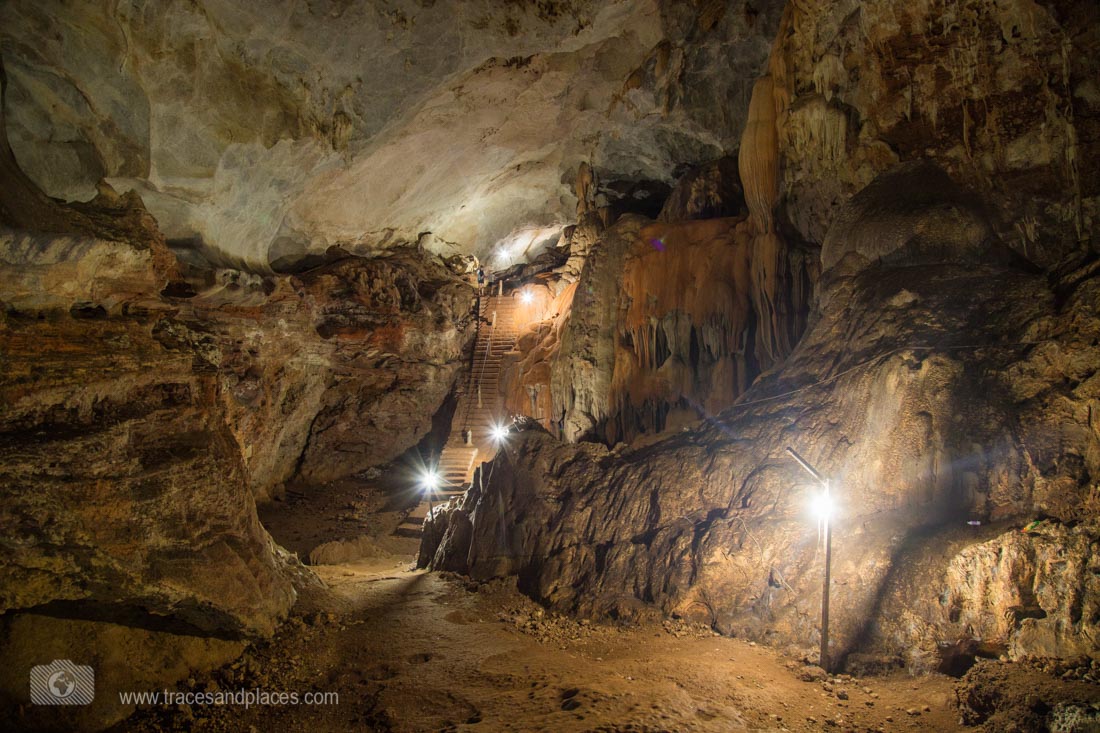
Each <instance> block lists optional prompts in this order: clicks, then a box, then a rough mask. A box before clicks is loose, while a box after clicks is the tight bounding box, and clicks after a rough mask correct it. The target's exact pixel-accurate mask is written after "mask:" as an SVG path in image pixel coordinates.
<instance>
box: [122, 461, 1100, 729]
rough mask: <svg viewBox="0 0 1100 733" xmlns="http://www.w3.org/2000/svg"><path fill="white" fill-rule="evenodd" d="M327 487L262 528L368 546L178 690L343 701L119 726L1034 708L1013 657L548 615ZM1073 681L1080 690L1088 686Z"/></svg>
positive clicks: (407, 725) (847, 722) (387, 513)
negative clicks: (265, 635) (964, 682)
mask: <svg viewBox="0 0 1100 733" xmlns="http://www.w3.org/2000/svg"><path fill="white" fill-rule="evenodd" d="M324 489H325V490H324V491H309V490H303V491H292V493H290V494H289V495H288V497H287V499H286V500H285V501H283V502H277V503H275V504H272V505H270V506H268V507H266V508H264V509H263V510H261V517H262V518H263V521H264V522H265V525H266V526H268V528H269V530H270V531H271V532H272V534H273V536H274V537H275V538H276V539H277V540H278V541H279V542H280V543H281V544H283V545H284V546H286V547H289V548H290V549H292V550H294V551H296V552H298V553H299V554H300V555H301V556H302V557H308V555H309V553H310V550H311V549H312V548H313V547H316V546H317V545H318V544H320V543H323V542H328V541H331V540H332V539H340V540H349V539H354V538H356V537H359V536H363V535H364V534H365V535H367V536H368V537H369V538H370V543H368V546H369V548H371V554H372V555H373V556H372V557H369V558H364V559H361V560H358V561H355V562H349V563H345V564H340V565H320V566H317V567H315V568H314V569H315V570H316V571H317V574H318V575H319V576H320V577H321V578H322V579H323V580H324V582H325V584H326V585H327V588H324V589H320V588H319V589H316V590H313V591H310V592H308V593H306V594H305V595H304V597H303V598H302V600H301V601H300V602H299V604H298V606H297V607H296V608H295V611H294V614H293V615H292V618H291V619H290V621H289V622H288V623H287V624H285V625H284V626H283V627H282V628H281V629H280V631H279V633H278V634H277V635H276V637H275V638H274V639H272V640H271V641H268V642H264V643H260V644H257V645H255V646H254V647H252V648H251V649H250V650H248V651H247V652H246V653H245V655H244V656H243V657H242V658H241V659H240V660H239V661H237V662H235V663H233V664H232V665H230V666H229V667H227V668H224V669H221V670H219V671H218V672H216V673H215V674H213V675H211V676H209V677H206V678H203V679H192V680H188V681H187V683H186V684H184V685H182V686H181V688H180V689H182V690H189V691H198V692H216V691H229V690H239V689H248V690H263V691H266V692H269V693H270V692H288V693H297V694H298V695H299V697H300V698H301V697H304V695H305V694H306V693H307V692H312V693H318V692H320V693H336V694H337V695H338V699H339V702H338V704H321V705H307V704H297V705H293V704H290V705H257V706H252V707H248V708H245V707H244V706H241V705H234V706H211V705H192V706H189V707H182V706H180V707H167V708H166V707H156V708H140V709H139V710H138V712H137V713H136V714H135V715H134V716H133V717H132V718H130V719H129V720H127V721H125V722H124V723H123V724H121V725H119V726H117V727H116V729H115V730H117V731H191V730H195V731H249V732H252V731H256V732H257V733H259V732H261V731H262V732H264V733H267V732H268V731H280V732H281V731H351V730H368V731H371V730H373V731H410V732H411V731H479V732H489V731H493V732H495V731H555V732H566V731H605V732H611V731H634V732H641V731H736V730H751V731H820V730H837V731H907V730H909V731H953V730H963V729H964V728H963V727H962V722H961V719H960V711H959V708H958V706H957V704H956V690H957V689H960V690H963V691H964V693H965V692H971V693H973V697H975V698H980V699H982V700H986V699H992V698H991V696H990V695H991V693H990V691H992V692H993V693H994V694H993V697H994V698H995V697H996V694H999V693H1000V692H1001V691H1002V690H1005V689H1010V690H1013V691H1014V693H1013V694H1015V696H1016V698H1017V699H1018V700H1017V701H1018V702H1019V703H1020V705H1025V706H1031V707H1034V704H1033V702H1034V701H1033V700H1031V699H1030V698H1029V697H1028V694H1029V690H1031V689H1034V688H1033V687H1032V685H1033V684H1035V680H1034V679H1031V678H1026V677H1025V678H1022V679H1023V682H1022V683H1020V684H1016V683H1010V681H1009V682H1006V679H1007V678H1006V677H1005V675H1009V676H1011V675H1014V674H1016V672H1015V671H1014V667H1013V665H1007V666H1004V668H1000V667H998V668H994V669H992V670H991V674H990V675H987V677H989V678H990V680H991V683H990V686H988V687H984V688H981V689H978V688H968V687H960V686H959V681H958V680H955V679H953V678H950V677H946V676H943V675H931V676H924V677H919V678H914V677H910V676H908V675H906V674H904V673H903V672H898V673H897V674H895V675H893V676H885V677H884V676H880V677H867V678H863V679H853V678H851V677H849V676H846V675H841V676H837V677H832V678H830V677H827V676H826V675H825V674H824V673H823V672H822V671H821V670H820V669H818V668H816V667H813V666H808V665H804V664H803V663H802V662H800V661H798V660H793V659H790V658H787V657H784V656H782V655H781V654H779V653H778V652H776V651H775V650H772V649H769V648H765V647H762V646H757V645H754V644H752V643H749V642H745V641H742V640H738V639H729V638H724V637H719V636H716V635H715V634H714V633H713V632H711V631H710V630H708V629H705V628H691V627H688V626H685V625H683V624H682V623H680V622H676V621H665V622H663V623H659V624H655V625H648V626H629V627H628V626H616V625H607V624H599V623H592V622H587V621H577V620H574V619H570V618H564V617H560V616H555V615H552V614H549V613H547V612H546V611H544V609H542V608H541V607H539V606H538V605H537V604H535V603H533V602H532V601H531V600H529V599H527V598H526V597H524V596H522V595H520V594H519V593H518V592H517V591H516V590H515V587H514V581H513V582H509V581H495V582H493V583H489V584H475V583H472V582H469V581H467V580H466V579H464V578H461V577H458V576H454V575H450V574H439V573H428V572H424V571H417V570H415V569H413V567H412V566H413V553H415V551H416V547H417V544H418V543H417V542H416V541H415V540H410V539H401V538H394V537H391V536H389V533H390V532H392V529H393V527H396V525H397V524H398V523H399V522H400V521H402V516H403V515H402V508H403V507H406V506H410V505H411V502H410V498H409V496H407V495H406V494H405V493H404V491H405V490H404V489H402V488H401V486H400V484H398V485H397V486H396V488H395V487H393V486H391V487H385V486H384V485H380V483H379V482H378V481H375V482H374V483H371V482H367V481H353V480H349V481H345V482H338V483H336V484H332V485H329V486H327V487H324ZM414 500H415V497H413V501H414ZM1083 669H1084V670H1087V669H1088V667H1085V668H1083ZM1055 672H1057V673H1058V674H1061V670H1055ZM1031 673H1034V674H1040V673H1039V672H1038V671H1036V670H1032V671H1031ZM1041 676H1042V679H1044V680H1051V679H1052V678H1051V677H1050V676H1049V675H1047V674H1046V673H1045V672H1044V673H1042V675H1041ZM1036 679H1037V678H1036ZM1051 684H1054V682H1051ZM1057 684H1063V682H1062V681H1061V680H1058V681H1057ZM1067 684H1068V683H1067ZM1074 684H1083V685H1086V687H1085V688H1083V689H1084V690H1085V692H1084V693H1082V694H1085V695H1086V696H1087V695H1089V694H1090V693H1091V691H1092V690H1093V689H1094V688H1093V687H1092V686H1089V685H1087V684H1086V683H1074ZM1016 693H1018V694H1016ZM1097 698H1098V699H1100V695H1098V696H1097ZM1021 709H1022V708H1021ZM998 715H999V717H998V718H996V721H991V723H993V722H995V725H994V727H993V728H987V729H988V730H998V731H1000V730H1013V729H1015V730H1021V731H1026V730H1030V729H1032V728H1031V727H1030V725H1029V724H1023V725H1014V724H1013V723H1012V721H1013V720H1016V719H1021V718H1020V717H1019V715H1017V714H1016V713H1014V712H1012V711H1011V710H1009V709H1007V708H1006V709H1005V710H1004V711H1003V712H999V713H998ZM1098 715H1100V713H1098ZM1021 720H1022V719H1021ZM997 721H999V722H997ZM970 722H974V721H970ZM1006 726H1007V727H1006ZM966 730H975V729H974V728H967V729H966Z"/></svg>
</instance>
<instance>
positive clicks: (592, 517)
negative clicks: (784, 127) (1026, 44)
mask: <svg viewBox="0 0 1100 733" xmlns="http://www.w3.org/2000/svg"><path fill="white" fill-rule="evenodd" d="M858 205H859V202H855V206H858ZM937 211H938V210H937V209H935V208H934V207H933V208H932V209H931V210H928V211H924V212H922V214H921V215H922V216H928V217H932V218H933V219H935V220H936V222H935V226H929V227H927V229H926V232H927V233H928V236H929V237H931V238H932V239H931V240H930V241H928V242H927V244H928V246H927V247H924V248H922V249H921V251H922V252H924V253H925V254H926V255H929V256H928V257H925V258H923V259H920V260H919V261H914V262H906V261H904V260H903V261H898V262H895V263H890V262H881V263H879V264H877V265H874V266H870V267H867V268H864V269H862V270H860V271H858V272H855V273H851V274H846V275H844V276H841V277H836V278H832V279H831V280H829V281H827V282H824V283H823V287H827V288H828V289H829V291H828V292H827V293H825V294H823V297H822V298H821V301H820V302H821V303H822V304H824V309H823V310H821V311H820V312H817V313H815V314H813V316H812V317H811V319H810V326H809V327H808V330H807V332H806V334H805V335H804V336H803V338H802V340H801V341H800V343H799V345H798V346H797V348H796V349H795V350H794V352H793V353H792V354H791V356H790V357H789V358H788V359H787V360H786V361H785V362H784V363H783V364H782V366H781V367H780V368H778V369H776V370H774V371H773V372H771V373H769V374H766V375H764V376H763V377H762V378H761V379H760V380H759V381H758V382H757V384H756V385H754V386H753V388H751V389H750V390H749V391H748V392H746V393H745V395H744V396H743V397H742V398H741V400H740V401H739V403H738V404H736V405H734V406H733V407H732V408H730V409H727V410H726V411H725V412H723V413H721V414H719V415H710V416H708V419H707V420H706V421H705V422H702V423H699V424H697V425H696V426H694V427H691V428H689V429H687V430H684V431H682V432H679V433H676V434H674V435H670V436H668V437H666V438H664V439H663V440H659V441H650V442H648V443H646V444H644V445H639V446H637V447H633V448H632V447H627V446H623V447H619V448H616V449H615V450H613V451H608V450H607V449H606V448H604V447H602V446H598V445H591V444H582V445H567V444H562V443H559V442H558V441H557V440H556V439H554V438H552V437H550V436H549V435H547V434H545V433H543V432H540V431H535V432H528V433H524V434H522V436H521V438H520V439H519V440H517V441H516V442H515V444H514V445H513V446H512V447H511V448H510V449H509V451H508V452H507V455H506V456H504V457H498V458H497V459H496V461H495V462H494V464H493V468H492V469H491V472H490V473H489V475H491V476H492V479H491V481H490V482H489V483H488V484H487V486H486V488H485V490H484V492H472V493H471V494H470V495H468V496H467V498H466V500H465V503H463V504H462V505H461V506H460V507H458V508H457V509H456V510H455V511H457V512H460V513H464V514H465V515H466V516H468V517H469V519H470V521H471V522H472V524H473V529H472V531H471V532H470V542H469V543H468V544H466V543H461V542H458V541H455V542H454V543H453V544H448V543H447V542H446V541H444V542H443V543H442V544H441V545H440V547H439V548H438V549H432V550H431V552H432V553H433V554H434V555H435V561H436V562H437V563H439V562H447V563H448V564H449V567H456V566H457V567H465V569H466V572H468V573H469V574H470V575H471V576H473V577H475V578H478V579H485V578H491V577H496V576H500V575H509V574H512V575H517V576H518V578H519V582H520V583H521V586H522V587H523V589H524V590H525V592H527V593H529V594H530V595H532V596H533V597H535V598H536V599H538V600H540V601H542V602H545V603H547V604H549V605H550V606H551V607H552V608H554V609H557V610H563V611H572V612H579V613H581V614H610V615H620V616H622V615H629V614H631V613H632V611H631V609H633V608H635V604H637V603H638V602H639V601H644V602H647V603H650V604H654V605H656V606H657V607H658V608H660V609H661V610H663V611H664V612H666V613H670V614H671V613H676V614H679V615H681V616H683V617H685V618H689V619H694V620H699V621H702V622H704V623H707V624H710V625H713V626H714V627H715V628H717V629H720V630H722V631H724V632H727V633H737V634H739V635H740V634H745V635H748V636H750V637H751V638H759V639H764V638H766V639H769V640H772V641H774V642H778V643H786V644H793V645H796V646H797V645H804V646H810V645H812V644H814V643H815V638H816V635H817V622H816V617H817V614H818V599H819V597H820V587H819V584H820V578H821V562H822V553H821V551H820V548H819V546H818V539H819V538H818V535H817V530H816V528H815V523H814V520H813V518H812V517H811V516H809V514H808V513H807V507H808V505H809V500H810V498H811V495H812V494H813V492H814V491H815V490H816V487H814V486H812V485H808V484H807V482H806V480H805V477H804V475H803V474H802V473H801V470H800V469H799V468H798V466H797V465H794V464H793V463H792V462H791V460H790V459H789V458H788V457H787V456H785V454H784V449H785V448H786V447H787V446H788V445H790V446H793V447H795V448H796V449H798V450H799V451H800V452H802V454H803V455H805V456H806V457H807V458H809V459H810V460H811V461H812V462H814V463H815V464H816V465H817V466H818V468H819V469H820V470H822V472H823V473H825V474H826V475H828V476H830V477H833V478H834V479H835V481H836V491H837V495H838V498H839V501H840V503H841V507H842V508H841V510H840V514H839V516H838V517H837V518H836V520H835V524H834V531H835V536H836V539H835V542H834V548H833V550H834V559H833V563H834V564H833V578H834V583H835V585H834V593H833V612H832V616H833V627H832V635H833V640H834V642H833V643H834V652H833V653H834V655H836V656H837V658H843V657H844V655H845V654H846V653H847V652H849V651H852V650H855V649H861V650H874V651H876V652H879V653H881V654H888V653H894V654H908V655H909V657H908V659H907V661H908V662H909V663H910V664H911V665H912V666H913V667H920V666H921V665H922V664H927V663H928V661H929V660H928V659H921V655H922V654H924V653H925V652H924V651H921V650H928V649H934V648H935V645H936V644H937V643H938V642H941V641H954V640H955V639H957V638H958V637H959V635H960V634H964V633H970V634H978V633H981V634H985V635H987V636H985V637H983V638H985V639H986V641H989V640H990V639H989V638H988V636H997V635H1000V641H1001V643H1003V644H1005V645H1006V647H1008V648H1015V649H1018V650H1020V653H1027V652H1025V650H1027V649H1032V650H1039V649H1043V648H1046V649H1056V650H1058V651H1059V653H1065V652H1066V651H1072V650H1074V649H1080V648H1081V646H1082V645H1086V644H1088V641H1087V640H1088V639H1089V638H1090V635H1091V636H1095V631H1093V630H1092V624H1094V623H1095V621H1094V619H1092V618H1091V617H1090V616H1089V615H1088V614H1089V612H1088V611H1087V608H1091V606H1087V603H1088V602H1086V605H1085V606H1081V605H1075V601H1074V600H1073V599H1086V598H1091V597H1094V596H1095V594H1096V590H1095V589H1093V588H1092V587H1091V584H1092V576H1091V575H1090V573H1089V572H1088V571H1087V570H1086V568H1088V567H1090V565H1089V563H1090V562H1091V560H1089V559H1088V558H1089V557H1090V555H1091V552H1092V550H1091V548H1092V546H1093V543H1094V542H1095V535H1094V530H1092V529H1090V527H1091V526H1092V525H1091V524H1089V522H1091V521H1093V520H1094V518H1095V516H1096V514H1095V512H1096V505H1095V496H1094V494H1095V490H1094V487H1095V484H1096V481H1097V477H1098V476H1100V463H1098V457H1100V433H1098V432H1097V431H1096V427H1095V425H1094V424H1093V422H1094V421H1093V420H1092V418H1091V417H1090V415H1091V412H1090V409H1091V408H1090V405H1091V404H1093V403H1094V401H1095V400H1096V399H1097V397H1098V395H1097V393H1096V390H1097V378H1096V365H1097V364H1100V353H1098V352H1097V347H1096V345H1095V344H1096V343H1097V339H1096V337H1097V335H1098V333H1100V331H1098V328H1100V325H1098V322H1097V321H1096V319H1095V318H1094V317H1093V315H1094V314H1095V313H1096V312H1098V308H1100V300H1098V298H1100V280H1098V279H1097V277H1096V272H1095V268H1094V267H1092V268H1090V266H1089V265H1087V264H1086V265H1084V266H1083V267H1081V268H1080V269H1078V270H1076V271H1074V272H1073V273H1072V274H1071V273H1069V272H1067V273H1065V274H1063V275H1062V276H1061V277H1060V278H1059V280H1058V285H1057V286H1056V287H1057V290H1058V295H1057V296H1056V294H1055V292H1054V290H1052V288H1051V286H1050V285H1048V282H1047V280H1046V279H1045V278H1044V277H1041V276H1037V275H1034V274H1031V273H1029V272H1027V271H1023V270H1019V269H1014V268H1012V267H1009V266H1006V265H1004V264H997V261H996V258H993V257H990V258H987V259H983V256H982V252H983V251H985V252H986V253H989V250H988V245H989V242H988V240H987V239H986V236H985V231H984V230H982V229H981V228H972V229H968V230H965V231H966V232H968V233H969V234H970V235H971V238H970V239H968V240H967V241H965V242H961V243H960V242H957V241H954V240H952V239H936V236H937V235H936V232H942V231H947V229H946V228H943V227H944V225H945V224H946V223H947V222H950V221H951V220H952V217H953V216H955V214H954V213H953V212H950V211H943V210H939V213H937ZM856 218H857V219H858V216H857V217H856ZM899 223H900V222H899ZM956 247H961V248H962V249H961V250H960V251H959V254H957V255H955V254H952V252H955V251H956V250H955V248H956ZM983 247H987V249H985V250H983ZM932 253H940V255H941V256H942V257H943V259H942V261H940V262H932V261H930V257H931V255H932ZM960 256H962V257H964V259H965V261H966V264H959V263H960V262H963V260H960V259H958V258H959V257H960ZM583 285H584V279H583V276H582V281H581V287H583ZM580 297H581V291H580V290H579V291H578V299H579V298H580ZM579 313H581V311H578V310H577V308H576V306H574V311H573V318H577V317H578V314H579ZM593 315H594V316H595V317H598V316H597V315H596V314H595V313H594V314H593ZM595 317H594V318H593V322H590V323H589V324H587V327H588V328H594V326H595ZM1067 380H1068V381H1067ZM1066 384H1072V385H1074V386H1072V387H1070V388H1068V389H1066V388H1065V386H1064V385H1066ZM962 416H965V419H964V418H963V417H962ZM1037 515H1038V516H1047V517H1050V519H1049V520H1048V521H1049V524H1050V526H1051V529H1050V531H1051V532H1052V533H1055V535H1056V536H1058V537H1061V538H1062V539H1061V540H1058V541H1054V540H1052V543H1053V544H1051V545H1050V546H1054V545H1055V544H1060V545H1062V546H1064V547H1065V553H1066V555H1065V558H1066V563H1067V564H1066V565H1064V566H1063V565H1051V564H1050V561H1049V560H1048V559H1046V558H1047V557H1048V550H1047V549H1044V548H1045V547H1047V545H1046V544H1045V543H1044V541H1043V540H1042V539H1041V538H1040V537H1035V538H1031V537H1029V538H1027V539H1026V540H1021V541H1016V540H1013V541H1011V542H1010V541H1009V540H1008V539H1007V537H1008V536H1006V535H1005V532H1007V531H1009V529H1011V528H1013V527H1017V528H1018V527H1020V526H1022V525H1023V524H1026V523H1028V522H1031V521H1032V520H1033V519H1034V518H1035V517H1036V516H1037ZM970 520H977V521H980V522H981V529H980V530H979V532H978V533H974V531H973V528H972V527H970V526H968V525H967V522H968V521H970ZM448 521H449V522H451V523H453V522H454V521H455V518H454V517H453V516H452V517H451V518H450V519H449V520H448ZM426 536H427V537H437V535H436V534H435V533H428V534H427V535H426ZM1052 536H1054V535H1052ZM998 538H1000V539H998ZM1020 542H1022V544H1020ZM982 543H994V544H992V545H989V546H988V547H983V546H982ZM1001 545H1003V546H1004V547H1006V548H1007V547H1009V546H1016V545H1018V548H1017V549H1016V550H1013V552H1014V553H1015V554H1014V555H1013V556H1014V557H1018V558H1019V561H1018V562H1017V561H1015V560H1007V559H1006V560H1005V561H1004V562H1008V563H1011V565H1012V568H1013V569H1012V570H1011V571H1009V572H1010V575H1009V577H1005V578H1004V579H1003V580H998V581H997V582H998V583H1003V584H1004V585H1003V586H998V588H999V590H998V591H997V592H996V593H993V594H991V593H986V592H985V591H984V589H985V588H986V587H987V584H988V581H986V580H982V579H983V578H985V579H988V578H991V577H998V578H1000V577H1001V576H1000V575H999V573H998V571H996V570H994V568H993V567H992V566H991V564H992V563H995V562H1001V561H999V560H995V559H994V558H995V557H996V556H997V553H996V551H995V549H994V548H995V547H998V546H1001ZM1075 548H1076V549H1075ZM1006 551H1007V550H1006ZM1029 568H1034V572H1032V571H1030V570H1029ZM1041 568H1042V569H1041ZM1005 569H1006V570H1007V568H1005ZM959 573H966V574H967V577H968V578H971V580H970V581H968V582H967V583H959V582H958V579H957V577H956V578H955V580H954V581H952V579H951V578H952V577H954V576H953V575H952V574H955V575H956V576H957V574H959ZM894 589H908V591H906V592H907V593H908V595H905V596H904V597H899V598H900V600H899V602H898V604H897V605H894V603H893V601H892V600H891V599H892V598H894V594H895V593H896V592H897V591H896V590H894ZM949 589H950V591H949ZM913 594H917V595H920V596H921V597H922V598H925V599H926V600H925V602H924V604H923V605H922V604H918V603H916V602H915V599H914V598H913ZM945 594H946V595H945ZM943 598H950V599H951V600H950V602H949V603H948V604H947V605H946V606H944V607H943V610H942V611H935V610H934V607H935V606H937V604H939V603H940V600H941V599H943ZM1005 604H1011V607H1009V606H1006V605H1005ZM1033 605H1038V607H1039V608H1041V609H1042V610H1043V612H1044V613H1046V614H1047V618H1049V619H1050V621H1048V622H1046V623H1044V619H1036V618H1035V617H1034V616H1032V617H1029V616H1028V614H1026V613H1025V614H1023V615H1022V616H1021V615H1019V614H1017V616H1018V620H1015V621H1008V622H997V623H995V624H991V625H987V626H982V627H979V628H972V627H973V623H972V622H964V621H963V618H964V617H966V618H967V619H970V618H977V617H979V616H980V617H981V618H987V617H993V618H998V617H1001V616H1003V615H1004V614H1006V613H1009V612H1010V611H1011V610H1012V609H1013V608H1015V607H1018V606H1019V607H1030V606H1033ZM1086 607H1087V608H1086ZM902 608H906V609H912V610H910V611H908V612H907V613H900V609H902ZM951 608H957V609H959V611H958V612H957V613H952V612H951V611H950V610H949V609H951ZM1074 609H1076V610H1074ZM891 614H897V615H891ZM1037 615H1038V614H1036V616H1037ZM1093 615H1094V614H1093ZM892 619H898V620H897V621H894V620H892ZM968 627H970V628H969V630H968Z"/></svg>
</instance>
